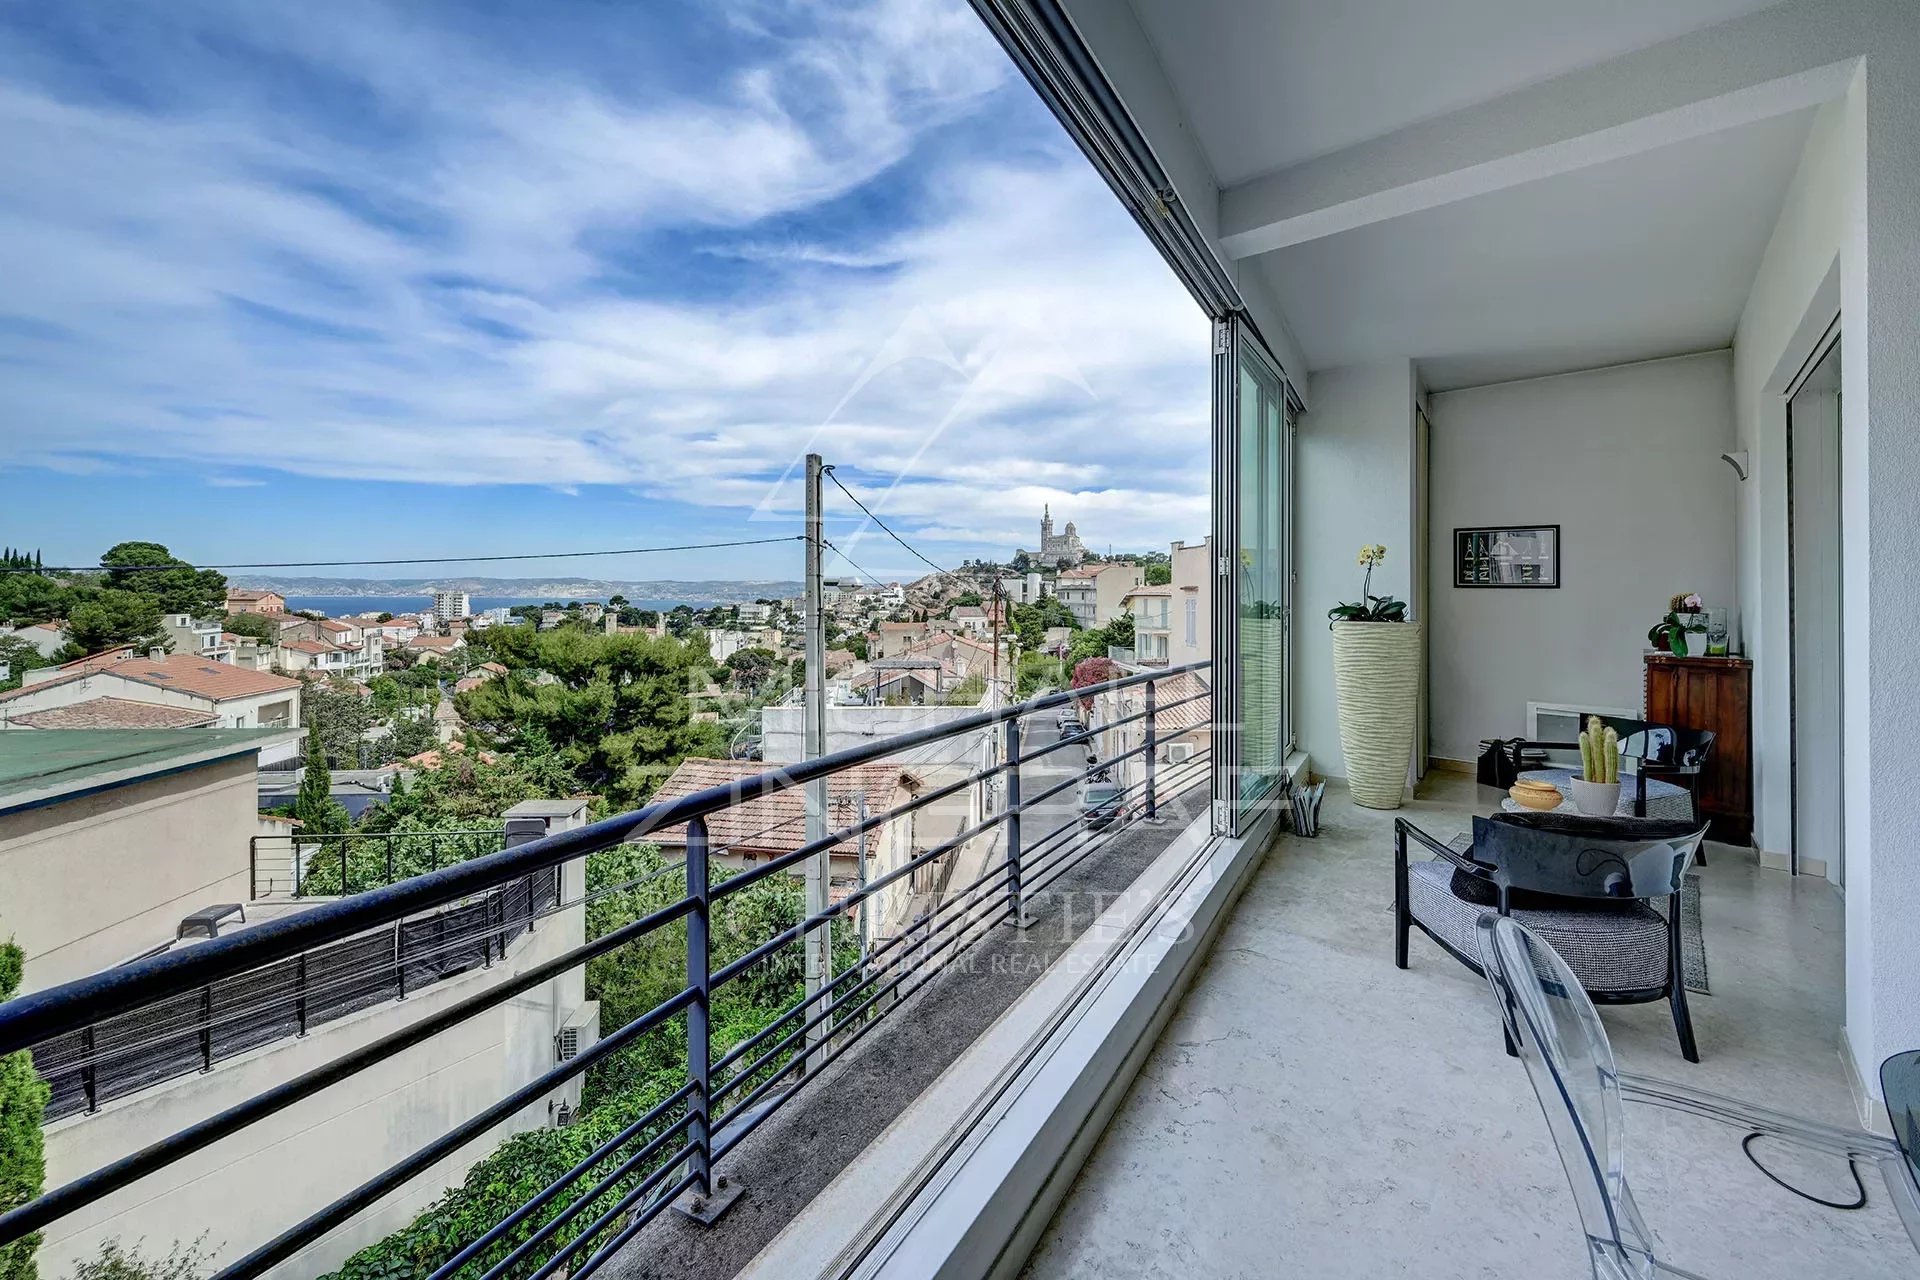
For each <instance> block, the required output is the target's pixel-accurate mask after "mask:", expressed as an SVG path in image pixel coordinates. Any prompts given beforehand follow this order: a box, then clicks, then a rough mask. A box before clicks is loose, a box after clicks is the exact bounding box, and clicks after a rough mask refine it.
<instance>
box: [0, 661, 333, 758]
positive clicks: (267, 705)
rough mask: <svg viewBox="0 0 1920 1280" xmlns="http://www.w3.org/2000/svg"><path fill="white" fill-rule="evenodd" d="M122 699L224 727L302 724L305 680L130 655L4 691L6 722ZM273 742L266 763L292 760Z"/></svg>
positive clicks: (0, 707) (2, 720)
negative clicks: (189, 714)
mask: <svg viewBox="0 0 1920 1280" xmlns="http://www.w3.org/2000/svg"><path fill="white" fill-rule="evenodd" d="M96 698H118V699H120V700H123V701H126V702H140V703H146V704H149V705H154V706H163V707H177V708H183V709H186V710H189V711H196V712H202V713H206V714H210V715H213V716H215V717H217V718H218V721H219V727H220V728H223V729H279V728H289V727H295V726H298V725H299V723H300V682H299V681H298V680H291V679H288V678H286V677H284V676H277V675H270V674H268V673H266V672H264V671H249V670H246V669H245V668H242V667H238V666H235V665H233V664H232V663H225V662H209V661H207V660H205V659H203V658H196V657H192V656H190V655H187V654H174V655H172V656H170V657H165V658H157V659H156V658H137V657H131V656H122V657H121V658H120V659H119V660H118V661H108V662H104V663H101V664H99V665H92V666H89V665H78V666H73V667H61V668H55V669H54V671H53V673H52V675H51V676H50V678H48V679H45V680H40V681H38V682H36V683H33V684H28V685H22V686H21V687H20V688H18V689H15V690H13V691H12V692H10V693H0V728H5V727H7V726H8V725H9V724H10V723H11V721H12V720H13V719H14V718H15V717H16V716H20V715H23V714H27V713H31V712H36V711H48V710H52V709H54V708H59V707H70V706H74V705H76V704H78V703H85V702H91V701H93V700H94V699H96ZM294 754H296V752H295V751H294V750H292V749H288V748H282V747H277V746H269V747H268V748H266V749H265V754H264V756H263V759H264V760H265V762H266V763H273V762H275V761H277V760H282V759H288V758H291V757H292V756H293V755H294Z"/></svg>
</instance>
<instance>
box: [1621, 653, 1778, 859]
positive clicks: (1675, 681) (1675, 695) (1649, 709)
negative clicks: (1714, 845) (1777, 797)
mask: <svg viewBox="0 0 1920 1280" xmlns="http://www.w3.org/2000/svg"><path fill="white" fill-rule="evenodd" d="M1646 657H1647V669H1646V685H1645V689H1644V691H1643V695H1642V705H1643V708H1644V709H1643V711H1642V713H1641V718H1642V719H1644V720H1648V721H1651V722H1653V723H1655V724H1670V725H1672V726H1673V727H1674V728H1676V729H1709V730H1712V732H1713V735H1714V741H1713V754H1712V755H1711V756H1709V757H1707V767H1706V768H1705V769H1704V770H1702V771H1701V774H1700V791H1699V804H1700V812H1701V815H1702V816H1703V817H1705V818H1707V819H1708V820H1710V821H1711V823H1712V830H1711V831H1709V832H1708V835H1709V837H1710V838H1712V839H1714V840H1721V841H1725V842H1726V843H1728V844H1741V845H1745V844H1752V843H1753V662H1752V660H1751V659H1749V658H1676V657H1674V656H1673V655H1672V654H1670V653H1649V654H1648V655H1647V656H1646Z"/></svg>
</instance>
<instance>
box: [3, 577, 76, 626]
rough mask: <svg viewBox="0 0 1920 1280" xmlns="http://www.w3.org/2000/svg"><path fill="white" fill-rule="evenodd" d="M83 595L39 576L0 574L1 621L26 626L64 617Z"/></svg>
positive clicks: (50, 579) (74, 589) (73, 588)
mask: <svg viewBox="0 0 1920 1280" xmlns="http://www.w3.org/2000/svg"><path fill="white" fill-rule="evenodd" d="M83 594H84V592H83V591H82V590H81V589H79V588H75V587H72V586H68V585H65V584H62V583H59V582H55V581H54V580H53V579H52V578H49V577H45V576H44V575H41V574H37V573H4V574H0V621H6V622H11V623H13V624H14V625H16V626H25V625H27V624H28V623H32V622H51V621H52V620H53V619H55V618H62V617H65V616H66V614H67V611H68V610H69V609H71V608H72V607H73V603H74V601H75V600H76V599H78V598H80V597H81V596H82V595H83Z"/></svg>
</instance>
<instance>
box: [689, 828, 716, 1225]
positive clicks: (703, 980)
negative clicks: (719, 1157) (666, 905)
mask: <svg viewBox="0 0 1920 1280" xmlns="http://www.w3.org/2000/svg"><path fill="white" fill-rule="evenodd" d="M687 896H688V897H689V898H692V899H693V902H694V907H693V913H692V914H691V915H689V916H688V917H687V985H688V986H689V987H691V988H693V990H694V991H696V992H698V993H699V994H698V996H697V997H696V998H695V1000H694V1002H693V1003H692V1004H690V1005H688V1006H687V1075H688V1078H689V1079H690V1080H691V1082H692V1084H693V1093H692V1095H691V1096H689V1097H688V1099H687V1141H688V1144H689V1145H690V1146H691V1147H692V1148H693V1156H692V1168H691V1169H690V1170H689V1172H690V1173H692V1174H693V1176H694V1177H695V1178H696V1179H698V1180H699V1184H698V1188H697V1189H698V1192H699V1194H700V1195H702V1196H710V1195H712V1194H713V1130H712V1124H713V1117H712V1114H711V1113H710V1111H709V1108H708V1103H707V1098H708V1085H709V1083H710V1076H711V1073H712V1060H711V1054H712V1044H711V1041H710V1039H709V1035H710V1028H709V1023H708V1015H709V1013H710V1012H711V1009H710V1007H709V1004H708V1000H709V998H710V996H711V995H712V990H713V988H712V974H713V969H712V957H711V955H710V954H709V946H710V939H709V932H708V926H709V924H710V923H711V917H710V914H709V913H710V912H711V911H712V909H713V896H712V894H711V892H710V891H709V889H708V886H707V820H706V819H705V818H695V819H694V820H693V821H691V822H689V823H688V824H687Z"/></svg>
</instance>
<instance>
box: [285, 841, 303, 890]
mask: <svg viewBox="0 0 1920 1280" xmlns="http://www.w3.org/2000/svg"><path fill="white" fill-rule="evenodd" d="M287 847H288V848H289V849H291V850H293V896H294V897H296V898H297V897H299V896H300V880H301V876H300V837H299V836H288V837H287Z"/></svg>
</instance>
